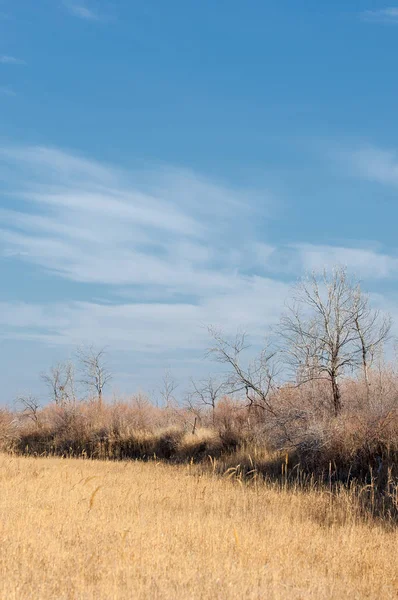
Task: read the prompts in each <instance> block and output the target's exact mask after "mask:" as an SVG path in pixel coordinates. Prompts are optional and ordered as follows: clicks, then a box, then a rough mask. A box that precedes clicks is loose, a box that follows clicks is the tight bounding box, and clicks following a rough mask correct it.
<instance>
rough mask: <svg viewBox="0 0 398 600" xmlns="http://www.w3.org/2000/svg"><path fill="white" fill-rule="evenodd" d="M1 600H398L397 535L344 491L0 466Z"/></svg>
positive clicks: (57, 463)
mask: <svg viewBox="0 0 398 600" xmlns="http://www.w3.org/2000/svg"><path fill="white" fill-rule="evenodd" d="M0 482H1V491H2V493H1V495H0V514H1V515H2V519H1V544H0V597H1V598H7V600H28V599H29V600H31V599H32V598H40V600H49V599H54V598H59V599H63V600H72V599H75V598H79V600H94V599H95V600H105V599H106V600H108V599H109V598H113V599H115V600H121V599H124V598H125V599H127V598H128V599H135V600H139V599H142V600H144V599H145V600H146V599H147V598H153V599H160V598H162V599H163V600H167V599H170V600H174V599H175V598H191V599H192V600H206V599H207V600H210V599H211V600H213V599H217V598H219V599H220V600H221V599H225V598H229V599H231V600H232V599H235V598H236V599H238V598H239V599H241V598H247V599H248V600H249V599H253V600H254V599H259V598H270V599H273V600H287V599H289V600H299V599H300V600H304V599H307V598H314V599H317V600H323V599H329V600H332V599H334V600H342V599H345V598H346V599H348V598H349V599H350V600H351V599H353V598H354V599H355V598H358V599H363V598H369V599H372V600H376V599H377V600H378V599H381V598H383V599H384V600H388V599H391V600H392V599H393V598H396V597H397V591H398V587H397V586H398V573H397V568H396V562H395V560H394V556H396V549H397V541H398V540H397V532H396V530H395V531H394V530H388V529H386V528H384V527H382V526H381V525H380V524H377V523H375V522H372V521H369V520H367V521H364V520H363V519H361V518H359V513H358V511H357V507H356V503H355V499H353V498H352V497H351V496H350V494H349V492H347V491H344V490H343V489H342V490H340V492H339V493H338V494H337V495H335V496H331V495H330V494H329V493H328V491H327V490H325V491H319V490H316V489H314V488H313V489H311V490H309V491H307V492H303V491H302V490H299V489H297V488H290V489H289V488H286V489H285V488H282V489H280V487H279V486H277V487H275V486H273V485H271V484H269V483H268V484H267V483H264V482H261V481H260V480H259V479H258V478H256V477H253V474H252V476H251V481H250V482H248V484H247V485H242V484H241V482H240V481H239V479H238V480H237V479H236V477H235V473H232V472H230V473H228V474H227V475H226V476H224V477H223V478H220V477H218V476H217V477H215V476H212V475H211V473H206V474H201V473H200V472H198V470H197V467H195V466H194V465H190V464H188V465H185V466H182V465H180V466H176V465H167V464H165V463H163V462H159V461H152V462H147V463H144V462H141V461H140V462H137V461H127V462H110V461H107V462H102V461H89V460H75V459H74V460H70V459H60V458H38V459H35V458H18V457H11V456H7V455H3V456H0Z"/></svg>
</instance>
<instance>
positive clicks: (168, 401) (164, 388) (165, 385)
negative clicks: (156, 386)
mask: <svg viewBox="0 0 398 600" xmlns="http://www.w3.org/2000/svg"><path fill="white" fill-rule="evenodd" d="M177 388H178V383H177V382H176V380H175V379H174V378H173V376H172V374H171V373H170V371H169V370H167V371H165V373H164V375H163V378H162V385H161V387H160V390H159V393H160V396H161V398H162V401H163V405H164V406H165V407H166V408H170V406H172V405H173V404H174V403H175V396H174V392H175V391H176V389H177Z"/></svg>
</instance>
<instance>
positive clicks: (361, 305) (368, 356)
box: [354, 285, 392, 403]
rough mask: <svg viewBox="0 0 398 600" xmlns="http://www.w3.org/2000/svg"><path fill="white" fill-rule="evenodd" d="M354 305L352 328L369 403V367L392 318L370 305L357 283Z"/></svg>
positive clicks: (388, 331)
mask: <svg viewBox="0 0 398 600" xmlns="http://www.w3.org/2000/svg"><path fill="white" fill-rule="evenodd" d="M354 307H355V315H354V328H355V330H356V333H357V336H358V339H357V342H356V345H357V352H358V354H359V355H360V360H361V363H362V370H363V376H364V381H365V386H366V399H367V402H368V403H369V396H370V381H369V368H370V367H371V366H372V364H373V361H374V359H375V357H376V356H377V355H379V354H380V351H381V350H382V348H383V346H384V344H385V342H386V341H387V339H388V337H389V334H390V330H391V325H392V320H391V316H390V315H385V314H382V313H380V311H378V310H374V309H372V308H371V307H370V305H369V297H368V296H367V295H364V294H363V293H362V292H361V289H360V286H359V285H358V286H357V289H356V290H355V304H354Z"/></svg>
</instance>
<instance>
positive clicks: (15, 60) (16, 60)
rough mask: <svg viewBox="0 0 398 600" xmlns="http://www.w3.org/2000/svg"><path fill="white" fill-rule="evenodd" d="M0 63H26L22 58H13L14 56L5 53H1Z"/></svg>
mask: <svg viewBox="0 0 398 600" xmlns="http://www.w3.org/2000/svg"><path fill="white" fill-rule="evenodd" d="M0 63H1V64H3V65H26V62H25V61H24V60H21V59H20V58H15V56H7V55H5V54H3V56H0Z"/></svg>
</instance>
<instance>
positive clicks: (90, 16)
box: [64, 2, 101, 21]
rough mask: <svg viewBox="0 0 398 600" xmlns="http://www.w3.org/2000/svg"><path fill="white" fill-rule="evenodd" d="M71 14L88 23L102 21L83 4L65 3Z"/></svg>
mask: <svg viewBox="0 0 398 600" xmlns="http://www.w3.org/2000/svg"><path fill="white" fill-rule="evenodd" d="M64 4H65V6H66V8H67V9H68V10H69V12H70V13H71V14H72V15H73V16H75V17H78V18H79V19H85V20H87V21H100V20H101V17H100V16H99V15H98V14H97V13H95V12H94V11H93V10H91V9H89V8H87V7H86V6H84V5H83V4H73V3H71V2H64Z"/></svg>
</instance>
